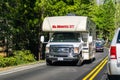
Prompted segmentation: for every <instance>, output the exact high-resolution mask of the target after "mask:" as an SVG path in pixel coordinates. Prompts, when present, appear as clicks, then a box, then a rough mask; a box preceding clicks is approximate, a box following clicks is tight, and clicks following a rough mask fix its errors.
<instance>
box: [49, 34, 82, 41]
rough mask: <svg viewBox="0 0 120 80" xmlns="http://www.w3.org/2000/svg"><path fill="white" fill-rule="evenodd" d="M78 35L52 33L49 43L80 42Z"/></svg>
mask: <svg viewBox="0 0 120 80" xmlns="http://www.w3.org/2000/svg"><path fill="white" fill-rule="evenodd" d="M79 37H80V34H78V33H70V32H68V33H67V32H66V33H65V32H64V33H54V34H53V36H52V38H51V40H50V42H80V38H79Z"/></svg>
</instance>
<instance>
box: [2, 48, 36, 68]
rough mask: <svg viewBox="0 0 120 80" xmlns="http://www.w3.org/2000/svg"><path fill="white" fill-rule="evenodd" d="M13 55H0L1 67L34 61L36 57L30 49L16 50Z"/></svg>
mask: <svg viewBox="0 0 120 80" xmlns="http://www.w3.org/2000/svg"><path fill="white" fill-rule="evenodd" d="M13 54H14V56H12V57H5V58H4V57H1V56H0V67H6V66H14V65H19V64H24V63H29V62H34V61H35V57H34V55H33V54H32V53H31V52H30V51H29V50H22V51H15V52H14V53H13Z"/></svg>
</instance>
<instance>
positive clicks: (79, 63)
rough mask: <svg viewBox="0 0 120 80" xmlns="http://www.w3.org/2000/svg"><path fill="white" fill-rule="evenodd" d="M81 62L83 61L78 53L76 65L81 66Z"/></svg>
mask: <svg viewBox="0 0 120 80" xmlns="http://www.w3.org/2000/svg"><path fill="white" fill-rule="evenodd" d="M82 63H83V58H82V55H81V54H80V55H79V60H78V62H77V64H76V65H77V66H81V65H82Z"/></svg>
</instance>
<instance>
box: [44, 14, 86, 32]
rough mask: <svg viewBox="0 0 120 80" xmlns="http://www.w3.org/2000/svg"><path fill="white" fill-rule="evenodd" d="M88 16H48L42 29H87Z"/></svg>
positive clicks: (58, 30)
mask: <svg viewBox="0 0 120 80" xmlns="http://www.w3.org/2000/svg"><path fill="white" fill-rule="evenodd" d="M87 19H88V18H87V17H85V16H55V17H46V18H45V19H44V21H43V25H42V30H43V31H50V32H56V31H57V32H74V31H87V30H88V27H87Z"/></svg>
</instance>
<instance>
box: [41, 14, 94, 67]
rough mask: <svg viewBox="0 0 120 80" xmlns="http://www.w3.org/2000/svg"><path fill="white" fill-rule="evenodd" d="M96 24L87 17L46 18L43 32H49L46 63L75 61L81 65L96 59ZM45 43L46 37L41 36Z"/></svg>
mask: <svg viewBox="0 0 120 80" xmlns="http://www.w3.org/2000/svg"><path fill="white" fill-rule="evenodd" d="M95 27H96V26H95V24H94V23H93V22H92V21H91V20H90V19H89V18H88V17H86V16H56V17H46V18H45V19H44V21H43V25H42V30H43V31H44V32H49V34H50V35H49V36H50V39H49V41H48V42H47V45H46V51H45V55H46V63H47V64H49V65H51V64H53V63H54V62H57V61H74V62H76V65H81V64H82V62H83V61H84V60H92V59H94V58H95V42H94V40H95V37H96V32H95V30H96V29H95ZM41 42H42V43H44V36H41Z"/></svg>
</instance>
